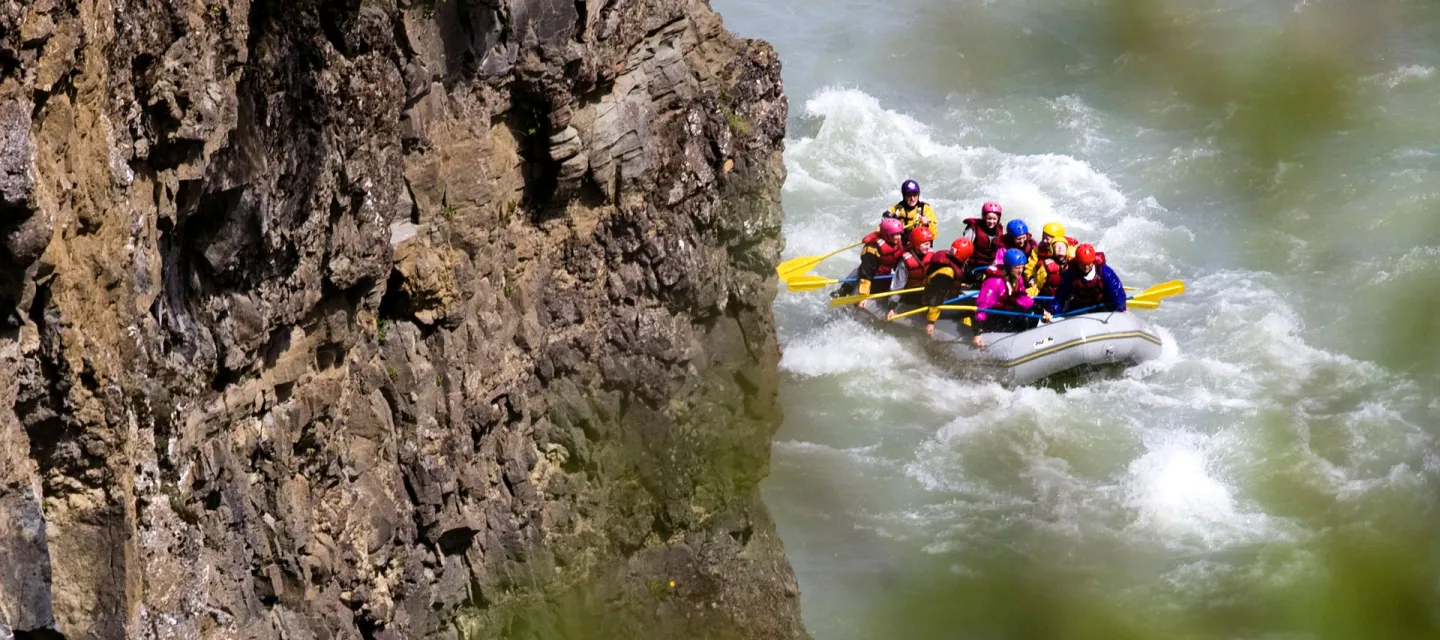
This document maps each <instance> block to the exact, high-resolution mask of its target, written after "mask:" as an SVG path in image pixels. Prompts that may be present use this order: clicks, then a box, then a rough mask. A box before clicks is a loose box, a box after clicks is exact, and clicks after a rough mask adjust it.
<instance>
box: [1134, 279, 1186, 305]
mask: <svg viewBox="0 0 1440 640" xmlns="http://www.w3.org/2000/svg"><path fill="white" fill-rule="evenodd" d="M1182 293H1185V282H1184V281H1182V280H1171V281H1169V282H1162V283H1160V284H1157V285H1155V286H1153V287H1150V288H1149V289H1146V290H1144V291H1141V292H1140V293H1137V294H1135V298H1137V299H1141V300H1160V299H1162V298H1168V297H1170V296H1178V295H1180V294H1182Z"/></svg>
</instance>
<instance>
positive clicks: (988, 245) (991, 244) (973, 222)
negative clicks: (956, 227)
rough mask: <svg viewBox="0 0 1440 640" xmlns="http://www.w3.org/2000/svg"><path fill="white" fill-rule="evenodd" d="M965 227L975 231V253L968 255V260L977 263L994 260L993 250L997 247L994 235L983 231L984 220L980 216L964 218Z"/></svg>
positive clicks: (987, 262) (996, 238) (986, 262)
mask: <svg viewBox="0 0 1440 640" xmlns="http://www.w3.org/2000/svg"><path fill="white" fill-rule="evenodd" d="M965 228H966V229H969V230H971V231H973V232H975V253H973V254H971V255H970V260H971V261H973V262H975V263H977V264H990V263H992V262H994V261H995V250H996V249H998V248H999V246H998V245H997V244H996V241H997V240H998V239H999V238H998V237H996V236H992V235H990V234H989V233H988V232H986V231H985V221H984V220H983V219H980V218H966V219H965Z"/></svg>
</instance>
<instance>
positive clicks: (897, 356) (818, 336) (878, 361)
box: [780, 318, 920, 380]
mask: <svg viewBox="0 0 1440 640" xmlns="http://www.w3.org/2000/svg"><path fill="white" fill-rule="evenodd" d="M918 365H920V359H919V358H918V357H917V356H915V355H914V354H913V353H912V351H911V350H910V349H908V348H906V347H904V346H903V345H902V344H901V341H900V340H899V339H898V338H896V337H895V336H892V335H887V334H884V333H881V332H879V331H876V330H875V329H874V328H872V327H869V326H865V325H862V324H860V323H859V322H856V321H855V320H852V319H850V318H841V319H839V320H837V321H835V322H833V323H830V324H828V325H826V326H824V327H822V328H821V329H819V330H817V331H812V332H810V333H808V334H806V335H803V336H800V337H799V338H796V339H794V340H792V341H790V342H789V343H788V344H786V345H785V346H784V353H783V355H782V356H781V357H780V369H781V370H783V371H788V372H790V373H793V374H796V375H801V376H826V375H838V374H845V373H861V372H863V373H866V374H868V375H871V376H877V375H879V374H883V372H886V371H893V372H895V375H894V376H893V379H895V380H899V379H903V378H904V377H905V375H906V374H907V373H908V368H909V367H914V366H918ZM880 377H881V378H882V379H884V378H888V377H889V376H880Z"/></svg>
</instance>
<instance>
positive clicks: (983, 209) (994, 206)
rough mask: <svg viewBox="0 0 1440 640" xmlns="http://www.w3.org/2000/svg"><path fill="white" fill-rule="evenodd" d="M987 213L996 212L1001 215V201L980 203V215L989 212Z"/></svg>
mask: <svg viewBox="0 0 1440 640" xmlns="http://www.w3.org/2000/svg"><path fill="white" fill-rule="evenodd" d="M987 213H994V214H995V215H997V216H998V215H1001V214H1000V203H999V202H986V203H985V204H982V205H980V215H982V216H983V215H985V214H987Z"/></svg>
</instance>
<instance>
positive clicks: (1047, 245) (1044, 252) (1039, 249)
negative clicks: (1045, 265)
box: [1032, 236, 1080, 260]
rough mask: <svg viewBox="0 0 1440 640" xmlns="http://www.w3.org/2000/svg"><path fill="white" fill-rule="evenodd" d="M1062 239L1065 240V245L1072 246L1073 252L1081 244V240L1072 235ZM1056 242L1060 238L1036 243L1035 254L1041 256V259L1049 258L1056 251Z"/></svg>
mask: <svg viewBox="0 0 1440 640" xmlns="http://www.w3.org/2000/svg"><path fill="white" fill-rule="evenodd" d="M1032 239H1033V238H1032ZM1061 240H1064V241H1065V246H1067V247H1070V251H1072V252H1073V251H1074V250H1075V247H1078V246H1080V241H1079V240H1076V239H1074V238H1072V237H1070V236H1065V237H1064V238H1061ZM1056 242H1060V240H1051V241H1049V242H1041V243H1039V244H1037V245H1035V255H1037V256H1040V259H1041V260H1044V259H1046V258H1049V257H1050V254H1051V253H1054V247H1055V243H1056Z"/></svg>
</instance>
